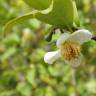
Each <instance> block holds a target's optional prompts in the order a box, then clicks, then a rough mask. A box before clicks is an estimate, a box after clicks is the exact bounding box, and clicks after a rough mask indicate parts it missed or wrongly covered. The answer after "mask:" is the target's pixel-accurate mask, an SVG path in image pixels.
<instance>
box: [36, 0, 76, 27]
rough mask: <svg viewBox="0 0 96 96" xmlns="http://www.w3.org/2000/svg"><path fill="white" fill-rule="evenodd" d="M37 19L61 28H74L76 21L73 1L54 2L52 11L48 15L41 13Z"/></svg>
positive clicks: (56, 0)
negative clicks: (74, 20) (74, 21)
mask: <svg viewBox="0 0 96 96" xmlns="http://www.w3.org/2000/svg"><path fill="white" fill-rule="evenodd" d="M36 18H37V19H38V20H41V21H43V22H46V23H49V24H51V25H56V26H59V27H65V26H72V24H73V19H74V9H73V3H72V0H54V2H53V9H52V11H51V12H49V13H48V14H42V13H41V12H39V13H37V14H36Z"/></svg>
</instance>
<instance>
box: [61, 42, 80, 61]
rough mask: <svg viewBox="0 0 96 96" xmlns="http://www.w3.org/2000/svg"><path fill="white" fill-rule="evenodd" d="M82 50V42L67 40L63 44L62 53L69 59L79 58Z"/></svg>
mask: <svg viewBox="0 0 96 96" xmlns="http://www.w3.org/2000/svg"><path fill="white" fill-rule="evenodd" d="M80 51H81V48H80V44H78V43H76V42H71V41H70V42H65V43H64V44H63V45H62V46H61V54H62V56H63V57H64V59H66V60H68V61H70V60H72V59H75V58H78V57H79V56H80Z"/></svg>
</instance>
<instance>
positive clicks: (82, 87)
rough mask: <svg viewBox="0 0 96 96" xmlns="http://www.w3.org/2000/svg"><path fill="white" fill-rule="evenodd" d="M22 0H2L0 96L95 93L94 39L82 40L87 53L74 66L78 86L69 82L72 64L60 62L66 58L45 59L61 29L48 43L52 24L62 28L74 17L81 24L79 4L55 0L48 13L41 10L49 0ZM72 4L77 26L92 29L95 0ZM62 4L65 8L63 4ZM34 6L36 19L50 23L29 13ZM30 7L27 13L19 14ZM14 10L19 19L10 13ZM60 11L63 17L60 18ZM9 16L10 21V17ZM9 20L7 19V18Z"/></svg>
mask: <svg viewBox="0 0 96 96" xmlns="http://www.w3.org/2000/svg"><path fill="white" fill-rule="evenodd" d="M24 1H25V0H24ZM24 1H22V0H0V39H1V40H0V73H1V75H0V96H77V95H78V96H96V91H95V90H96V42H95V41H90V42H88V43H86V44H85V45H83V48H82V52H83V53H84V56H85V58H84V61H83V63H82V64H81V66H80V67H79V68H77V70H76V81H77V82H76V86H74V84H73V83H74V82H73V79H72V69H71V67H70V65H66V64H64V60H62V61H61V60H60V61H58V62H55V64H53V65H48V64H46V63H44V61H43V56H44V54H45V53H46V51H50V50H55V49H56V47H55V44H54V42H55V41H56V39H57V37H58V35H59V34H54V35H53V38H52V41H51V42H50V43H48V42H46V41H45V40H44V37H45V35H46V34H48V33H49V30H50V28H51V27H52V26H54V25H55V26H57V25H59V27H61V26H62V25H63V27H64V28H65V29H66V27H68V28H69V25H70V28H71V27H73V26H74V25H73V23H74V22H75V27H79V26H80V25H79V23H78V22H79V19H78V14H77V9H76V8H73V2H71V1H72V0H54V1H55V4H56V5H55V7H54V8H53V10H51V13H48V14H43V13H42V10H43V9H46V8H48V7H49V5H50V4H51V3H52V2H51V0H46V2H45V3H44V2H43V0H37V1H36V0H35V1H34V0H31V3H32V2H33V3H32V4H33V5H31V3H30V2H29V1H28V0H27V1H25V2H27V4H30V5H31V7H29V6H28V5H27V4H26V3H24ZM73 1H74V0H73ZM36 2H40V3H36ZM63 2H64V3H63ZM36 4H37V5H36ZM40 4H41V5H42V6H41V5H40ZM68 4H69V5H68ZM76 4H77V7H78V13H79V16H80V23H81V27H84V28H87V29H89V30H91V31H92V32H93V33H94V34H95V32H96V13H95V11H96V0H76ZM65 5H66V7H64V9H63V8H62V6H65ZM67 5H68V6H69V7H68V6H67ZM32 6H33V7H32ZM67 8H68V9H67ZM34 9H36V10H38V13H36V15H35V16H36V18H37V19H39V20H41V21H44V22H47V23H49V24H51V25H49V24H45V23H44V22H40V21H38V20H36V19H33V18H32V19H29V18H31V17H33V13H32V12H31V11H32V10H33V11H34ZM60 10H61V11H60ZM74 10H75V11H74ZM28 12H31V14H27V15H25V16H23V15H24V14H26V13H28ZM58 12H59V15H58ZM63 12H64V14H62V13H63ZM65 13H66V16H65ZM76 14H77V15H76ZM54 15H55V16H54ZM18 16H20V18H19V19H18V18H16V19H13V18H15V17H18ZM21 16H23V17H22V18H21ZM74 16H76V17H74ZM61 17H65V18H66V19H65V18H62V19H63V20H62V19H61ZM51 18H52V19H51ZM12 19H13V21H10V20H12ZM25 19H26V20H25ZM8 21H10V22H11V23H10V22H9V23H7V22H8ZM14 21H15V23H14ZM63 21H64V22H63ZM12 22H13V23H12ZM5 23H7V25H6V28H5V27H4V25H5ZM17 23H18V24H17ZM66 23H67V24H68V26H66ZM14 24H15V25H16V24H17V25H16V26H15V25H14ZM13 25H14V28H13ZM4 28H5V31H7V32H9V33H8V34H7V35H6V36H4V35H5V33H3V29H4ZM12 28H13V30H11V29H12ZM58 33H59V32H58ZM86 66H87V67H86Z"/></svg>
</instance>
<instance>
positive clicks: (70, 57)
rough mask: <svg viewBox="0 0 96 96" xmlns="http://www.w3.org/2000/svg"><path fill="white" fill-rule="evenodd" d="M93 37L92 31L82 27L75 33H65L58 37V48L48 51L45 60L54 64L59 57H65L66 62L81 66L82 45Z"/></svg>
mask: <svg viewBox="0 0 96 96" xmlns="http://www.w3.org/2000/svg"><path fill="white" fill-rule="evenodd" d="M91 38H92V33H91V32H90V31H88V30H86V29H80V30H77V31H75V32H74V33H72V34H71V33H63V34H61V36H60V37H59V38H58V40H57V42H56V45H57V48H58V50H57V51H53V52H48V53H46V54H45V56H44V61H45V62H46V63H48V64H53V63H54V62H55V61H56V60H57V59H59V58H60V57H63V59H64V61H65V63H66V64H70V65H72V66H75V67H77V66H79V65H80V64H81V62H82V58H83V55H82V53H81V45H82V44H83V43H85V42H88V41H89V40H91Z"/></svg>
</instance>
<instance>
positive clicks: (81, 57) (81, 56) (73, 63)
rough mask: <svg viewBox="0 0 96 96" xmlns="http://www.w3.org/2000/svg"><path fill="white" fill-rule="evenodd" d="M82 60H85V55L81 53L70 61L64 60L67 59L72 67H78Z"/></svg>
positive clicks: (67, 62)
mask: <svg viewBox="0 0 96 96" xmlns="http://www.w3.org/2000/svg"><path fill="white" fill-rule="evenodd" d="M82 60H83V55H82V54H80V56H79V57H78V58H76V59H72V60H70V61H68V60H64V61H65V63H66V64H69V65H71V66H72V67H78V66H80V64H81V63H82Z"/></svg>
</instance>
